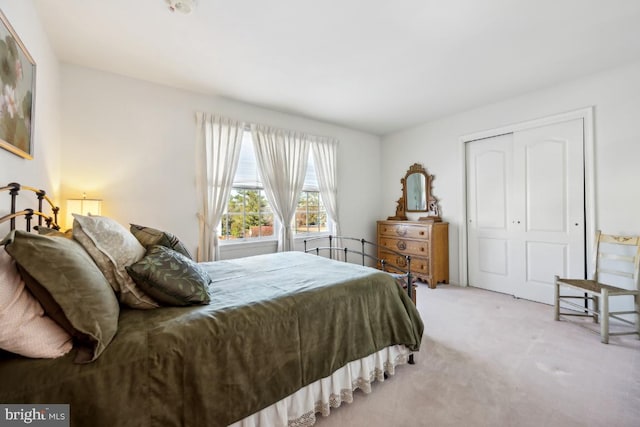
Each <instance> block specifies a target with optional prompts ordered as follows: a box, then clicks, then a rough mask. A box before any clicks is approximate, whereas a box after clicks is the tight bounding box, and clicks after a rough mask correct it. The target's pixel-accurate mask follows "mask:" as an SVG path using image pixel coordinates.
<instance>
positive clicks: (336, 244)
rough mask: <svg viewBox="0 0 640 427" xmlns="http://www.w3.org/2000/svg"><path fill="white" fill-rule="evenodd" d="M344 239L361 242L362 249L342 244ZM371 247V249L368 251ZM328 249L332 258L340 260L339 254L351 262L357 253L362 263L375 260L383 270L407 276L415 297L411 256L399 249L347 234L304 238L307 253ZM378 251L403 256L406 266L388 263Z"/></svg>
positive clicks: (317, 253) (411, 296)
mask: <svg viewBox="0 0 640 427" xmlns="http://www.w3.org/2000/svg"><path fill="white" fill-rule="evenodd" d="M327 239H328V240H329V246H315V247H313V248H309V247H308V243H310V242H315V241H320V240H327ZM344 241H354V242H359V243H360V250H356V249H351V248H348V247H347V246H345V245H342V246H341V242H344ZM367 249H369V251H367ZM326 251H328V253H329V258H330V259H336V260H339V255H342V257H343V259H342V260H343V261H344V262H349V255H350V254H352V255H357V256H359V257H360V260H361V262H362V265H363V266H364V265H366V263H367V260H372V261H375V263H376V267H377V268H379V269H380V270H382V271H386V272H387V273H391V274H394V275H399V276H406V278H407V294H408V295H409V298H411V299H413V286H412V285H413V281H412V277H411V256H409V255H405V254H403V253H400V252H398V251H394V250H393V249H389V248H387V247H385V246H381V245H379V244H377V243H374V242H370V241H368V240H365V239H358V238H355V237H346V236H333V235H329V236H317V237H310V238H308V239H305V240H304V252H305V253H315V254H316V255H320V254H321V253H323V252H326ZM378 251H383V252H388V253H390V254H394V255H396V256H399V257H402V258H404V259H405V261H406V268H402V267H399V266H397V265H394V264H389V263H387V262H386V261H385V260H384V259H381V258H378V256H377V254H378ZM371 252H375V254H376V255H372V254H371Z"/></svg>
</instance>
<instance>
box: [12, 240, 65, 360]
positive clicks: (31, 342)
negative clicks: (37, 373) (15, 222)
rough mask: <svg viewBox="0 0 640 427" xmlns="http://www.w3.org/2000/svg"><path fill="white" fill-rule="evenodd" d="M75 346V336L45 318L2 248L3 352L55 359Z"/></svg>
mask: <svg viewBox="0 0 640 427" xmlns="http://www.w3.org/2000/svg"><path fill="white" fill-rule="evenodd" d="M72 346H73V345H72V342H71V335H69V334H68V333H67V332H66V331H65V330H64V329H62V328H61V327H60V326H59V325H58V324H57V323H56V322H54V321H53V320H52V319H51V318H49V317H48V316H46V315H45V314H44V310H43V308H42V306H41V305H40V303H39V302H38V301H37V300H36V299H35V298H34V297H33V295H31V293H29V291H28V290H27V288H26V287H25V284H24V281H23V280H22V278H21V277H20V274H19V273H18V269H17V268H16V263H15V261H14V260H13V259H12V258H11V257H10V256H9V254H8V253H7V252H6V251H5V249H4V248H2V247H0V348H2V349H4V350H7V351H10V352H12V353H16V354H20V355H22V356H26V357H37V358H55V357H60V356H62V355H64V354H66V353H68V352H69V351H70V350H71V348H72Z"/></svg>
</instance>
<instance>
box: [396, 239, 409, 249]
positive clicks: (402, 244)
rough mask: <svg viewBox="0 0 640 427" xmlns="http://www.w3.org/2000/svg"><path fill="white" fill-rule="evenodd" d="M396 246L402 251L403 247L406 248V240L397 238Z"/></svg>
mask: <svg viewBox="0 0 640 427" xmlns="http://www.w3.org/2000/svg"><path fill="white" fill-rule="evenodd" d="M396 246H397V247H398V249H400V250H401V251H404V250H405V249H407V244H406V242H405V241H404V240H398V243H396Z"/></svg>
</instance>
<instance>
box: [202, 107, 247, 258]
mask: <svg viewBox="0 0 640 427" xmlns="http://www.w3.org/2000/svg"><path fill="white" fill-rule="evenodd" d="M196 126H197V135H196V186H197V191H198V196H199V199H200V207H199V212H198V219H199V223H200V232H199V238H198V261H199V262H203V261H214V260H217V259H220V248H219V245H218V223H220V220H221V219H222V214H223V213H224V208H225V206H226V203H227V199H228V198H229V193H230V191H231V186H232V184H233V177H234V175H235V173H236V169H237V167H238V158H239V157H240V147H241V146H242V134H243V132H244V123H241V122H237V121H234V120H230V119H227V118H223V117H218V116H214V115H211V114H206V113H197V114H196Z"/></svg>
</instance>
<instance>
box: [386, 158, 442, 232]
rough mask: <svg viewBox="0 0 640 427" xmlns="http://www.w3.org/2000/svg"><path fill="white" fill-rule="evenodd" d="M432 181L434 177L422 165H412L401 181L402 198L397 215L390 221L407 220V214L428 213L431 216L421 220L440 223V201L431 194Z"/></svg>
mask: <svg viewBox="0 0 640 427" xmlns="http://www.w3.org/2000/svg"><path fill="white" fill-rule="evenodd" d="M432 181H433V175H429V174H428V173H427V171H426V170H425V169H424V168H423V167H422V165H421V164H419V163H414V164H413V165H411V167H410V168H409V170H408V171H407V173H406V174H405V176H404V178H402V179H401V180H400V183H401V184H402V197H401V198H400V199H398V202H397V203H398V206H397V207H396V215H395V216H391V217H389V218H388V219H395V220H406V219H407V216H406V214H405V213H406V212H428V213H429V214H430V215H428V216H426V217H420V218H419V219H420V220H428V221H434V222H435V221H440V220H441V219H440V207H439V206H438V200H437V199H436V198H435V197H433V195H432V194H431V182H432Z"/></svg>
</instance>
